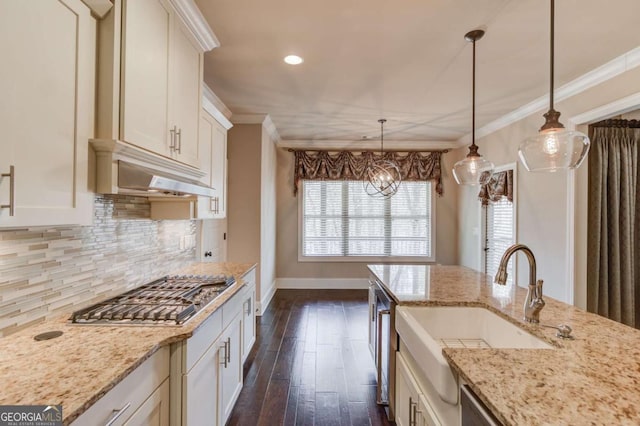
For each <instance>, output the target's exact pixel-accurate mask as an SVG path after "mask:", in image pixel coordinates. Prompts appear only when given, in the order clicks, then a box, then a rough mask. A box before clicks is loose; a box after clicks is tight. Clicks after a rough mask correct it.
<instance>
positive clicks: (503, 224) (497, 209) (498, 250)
mask: <svg viewBox="0 0 640 426" xmlns="http://www.w3.org/2000/svg"><path fill="white" fill-rule="evenodd" d="M513 216H514V214H513V203H511V202H510V201H509V200H507V199H506V197H503V198H502V199H501V200H500V201H498V202H492V203H489V205H487V206H486V216H485V218H486V222H485V226H486V228H485V232H486V234H485V235H486V239H485V272H486V273H487V274H489V275H491V276H492V277H495V275H496V272H498V266H499V265H500V260H501V259H502V255H503V254H504V252H505V250H506V249H507V248H508V247H509V246H511V245H512V244H514V242H515V241H514V235H513ZM514 259H515V258H514ZM514 262H515V260H511V261H509V266H508V268H507V273H508V274H509V276H508V281H507V283H508V284H511V283H513V280H514V277H513V263H514Z"/></svg>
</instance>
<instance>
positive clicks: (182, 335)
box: [0, 262, 257, 425]
mask: <svg viewBox="0 0 640 426" xmlns="http://www.w3.org/2000/svg"><path fill="white" fill-rule="evenodd" d="M256 266H257V265H256V264H255V263H199V262H195V263H192V264H190V265H188V266H186V267H185V268H181V269H180V270H178V271H176V272H175V273H176V274H217V273H224V274H230V275H233V276H234V278H236V282H235V283H233V284H232V285H231V286H230V287H229V288H228V289H226V290H225V291H224V292H223V293H222V294H221V295H220V296H219V297H217V298H216V299H214V300H213V301H212V302H211V303H210V304H209V305H207V306H206V307H205V308H204V309H203V310H202V311H200V312H198V313H197V314H196V315H195V316H194V317H193V318H191V319H190V320H189V321H187V322H186V323H185V324H183V325H178V326H138V325H135V326H117V325H79V324H71V323H70V322H69V321H68V318H69V314H70V313H65V314H63V315H59V316H56V317H54V318H51V319H48V320H45V321H44V322H42V323H39V324H37V325H34V326H31V327H29V328H26V329H24V330H21V331H19V332H17V333H14V334H11V335H9V336H6V337H2V338H0V389H4V390H2V391H0V404H1V405H16V404H17V405H20V404H45V405H48V404H51V403H55V404H61V405H62V406H63V424H65V425H67V424H70V423H71V422H73V421H74V420H76V419H77V418H78V417H79V416H80V415H82V414H83V413H84V412H85V411H87V410H88V409H89V408H90V407H91V406H92V405H93V404H95V403H96V402H97V401H98V400H99V399H100V398H102V397H103V396H104V395H105V394H106V393H108V392H109V391H110V390H111V389H113V388H114V387H115V386H117V385H118V384H119V383H120V382H121V381H122V380H124V379H125V378H126V377H127V376H128V375H129V374H131V373H132V372H133V371H134V370H135V369H136V368H138V367H139V366H140V365H142V364H143V363H144V362H145V361H146V360H148V359H149V358H150V357H151V356H152V355H153V354H155V353H156V352H157V351H158V350H159V349H160V348H162V347H164V346H168V345H170V344H172V343H176V342H180V341H183V340H186V339H188V338H190V337H191V336H193V334H194V333H195V332H196V331H197V330H198V329H199V327H200V326H201V325H202V324H203V323H204V322H205V321H206V320H207V319H208V318H209V317H210V316H211V315H212V314H213V313H214V312H216V311H217V310H218V309H219V308H220V307H221V306H222V305H224V304H225V302H227V301H228V300H229V299H231V298H232V297H233V296H234V295H235V294H237V293H238V292H239V291H240V290H241V289H242V288H243V287H244V285H245V282H244V280H243V279H242V277H243V276H244V275H245V274H246V273H248V272H249V271H251V270H252V269H253V268H255V267H256ZM49 329H58V330H63V331H64V332H65V334H67V336H71V337H70V339H76V340H80V339H82V340H83V341H82V342H81V343H80V342H78V344H82V345H87V344H89V345H90V344H91V343H92V342H91V341H90V340H91V338H94V339H95V340H96V341H98V340H100V339H104V337H102V336H104V334H105V333H114V331H116V330H117V333H118V336H117V338H118V340H120V341H122V342H129V341H130V339H132V338H133V339H135V338H136V337H137V335H138V334H143V335H144V337H143V339H145V343H143V344H142V345H141V346H140V347H139V348H137V350H136V352H135V356H133V357H129V356H127V355H126V352H125V353H122V354H120V353H119V354H118V355H115V356H118V357H120V358H122V357H126V359H125V360H121V359H114V357H115V356H112V357H105V358H104V361H111V362H112V363H115V362H118V363H119V364H122V366H121V368H118V369H117V370H116V371H114V373H113V374H111V375H109V378H102V380H99V381H98V383H96V382H94V383H93V384H92V385H91V387H92V388H93V389H82V390H81V391H79V392H78V394H76V395H74V397H73V398H72V401H68V399H69V398H65V397H66V395H68V394H69V393H72V394H73V390H72V389H71V388H72V387H74V383H68V382H66V380H65V379H66V378H64V377H63V378H60V380H55V377H51V378H48V379H46V380H48V382H47V383H51V384H52V387H55V386H56V385H55V383H58V384H59V383H65V384H64V385H63V386H62V387H60V388H59V390H57V391H51V392H49V394H48V395H47V393H46V391H44V392H43V391H42V389H41V386H39V389H30V388H29V386H26V387H25V386H18V385H17V384H13V390H12V391H11V390H10V391H8V392H7V389H11V387H12V383H11V377H14V378H15V377H19V376H22V375H28V374H29V371H28V370H30V368H29V367H30V366H33V363H34V362H37V361H38V357H39V356H38V355H35V356H34V354H33V349H34V347H36V346H35V345H37V344H32V345H33V347H32V348H30V349H29V350H26V351H22V354H21V351H20V347H22V346H25V344H26V345H29V343H30V342H32V341H33V338H32V336H34V335H36V334H39V333H41V332H43V331H46V330H49ZM74 329H76V330H75V332H78V331H80V330H81V332H79V333H77V335H75V336H74ZM87 337H88V338H89V341H85V339H87ZM50 342H55V339H52V340H51V341H50ZM39 343H42V342H39ZM51 344H53V343H51ZM116 346H117V345H116V344H108V345H101V347H106V348H111V349H115V347H116ZM119 346H125V345H119ZM47 354H48V351H43V352H42V355H40V357H42V358H43V359H42V362H43V363H45V364H47V363H48V364H49V368H50V369H54V367H55V366H56V365H54V364H55V361H54V362H50V360H49V359H48V358H49V357H48V356H47ZM20 355H24V356H25V358H28V359H29V361H30V362H29V364H28V365H25V364H22V365H20V361H19V360H20V358H21V357H20ZM87 358H89V356H87ZM76 359H77V358H76ZM16 360H18V361H16ZM63 361H64V359H61V360H60V362H63ZM85 363H86V364H88V363H89V361H88V360H86V361H85ZM86 366H87V365H84V367H86ZM78 368H80V369H81V368H83V364H82V362H80V365H79V367H78ZM35 374H37V372H36V373H35ZM53 375H54V376H55V373H54V374H53ZM76 377H77V378H78V379H80V378H82V379H83V380H86V378H85V376H84V375H83V374H78V375H76ZM34 379H35V378H34ZM72 380H73V379H72ZM5 381H6V382H5ZM76 381H77V380H76ZM3 382H5V383H3ZM37 382H38V380H37V379H35V380H31V381H30V383H31V384H33V386H36V385H37ZM23 384H24V383H23ZM2 385H4V386H2ZM18 387H19V388H20V390H19V391H17V390H16V388H18ZM30 391H33V392H30ZM18 392H19V394H20V397H17V398H18V399H19V401H18V402H16V399H14V398H16V395H17V394H18ZM30 393H31V395H37V396H35V399H36V400H35V401H34V400H33V399H29V398H30V396H29V395H30Z"/></svg>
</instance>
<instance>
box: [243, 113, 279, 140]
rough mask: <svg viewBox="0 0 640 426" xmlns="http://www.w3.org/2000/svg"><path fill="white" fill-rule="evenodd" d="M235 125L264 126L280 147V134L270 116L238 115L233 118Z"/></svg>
mask: <svg viewBox="0 0 640 426" xmlns="http://www.w3.org/2000/svg"><path fill="white" fill-rule="evenodd" d="M231 121H232V122H233V124H262V127H263V128H264V129H265V130H266V132H267V133H268V134H269V137H270V138H271V140H272V141H273V142H274V143H275V144H276V145H278V143H280V134H279V133H278V129H277V128H276V125H275V124H274V123H273V120H271V116H270V115H269V114H238V115H233V116H232V117H231Z"/></svg>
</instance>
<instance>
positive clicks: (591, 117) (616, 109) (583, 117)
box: [570, 92, 640, 125]
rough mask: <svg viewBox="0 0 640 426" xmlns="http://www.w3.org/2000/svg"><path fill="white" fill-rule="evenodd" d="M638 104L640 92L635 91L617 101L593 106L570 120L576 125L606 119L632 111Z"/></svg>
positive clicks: (639, 102)
mask: <svg viewBox="0 0 640 426" xmlns="http://www.w3.org/2000/svg"><path fill="white" fill-rule="evenodd" d="M638 106H640V92H636V93H634V94H633V95H629V96H627V97H625V98H622V99H618V100H617V101H614V102H611V103H608V104H606V105H602V106H599V107H598V108H594V109H592V110H590V111H586V112H584V113H582V114H578V115H574V116H573V117H571V119H570V121H571V122H572V123H575V124H576V125H579V124H588V123H593V122H594V121H600V120H606V119H607V118H609V117H612V116H614V115H618V114H624V113H627V112H629V111H633V110H635V109H638Z"/></svg>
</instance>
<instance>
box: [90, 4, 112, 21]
mask: <svg viewBox="0 0 640 426" xmlns="http://www.w3.org/2000/svg"><path fill="white" fill-rule="evenodd" d="M82 3H84V4H85V5H87V7H88V8H89V9H91V13H92V14H93V15H94V16H96V17H97V18H98V19H102V18H104V16H105V15H106V14H107V12H109V11H110V10H111V8H112V7H113V3H112V2H111V1H110V0H82Z"/></svg>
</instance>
